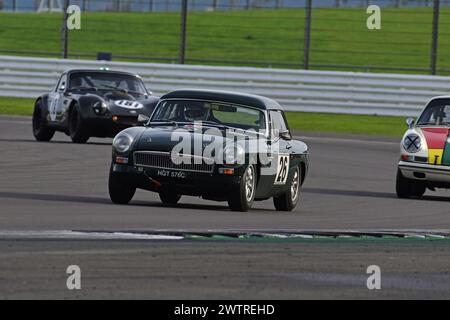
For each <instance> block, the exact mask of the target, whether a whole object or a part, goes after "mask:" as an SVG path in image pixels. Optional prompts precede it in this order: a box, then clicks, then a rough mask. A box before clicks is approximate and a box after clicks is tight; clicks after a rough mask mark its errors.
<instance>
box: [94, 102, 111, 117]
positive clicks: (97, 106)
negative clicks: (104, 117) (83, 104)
mask: <svg viewBox="0 0 450 320" xmlns="http://www.w3.org/2000/svg"><path fill="white" fill-rule="evenodd" d="M92 107H93V108H94V112H95V113H96V114H104V113H106V111H107V110H108V105H107V104H106V102H105V101H95V102H93V103H92Z"/></svg>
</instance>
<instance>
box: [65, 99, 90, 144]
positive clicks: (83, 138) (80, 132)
mask: <svg viewBox="0 0 450 320" xmlns="http://www.w3.org/2000/svg"><path fill="white" fill-rule="evenodd" d="M69 135H70V138H71V139H72V141H73V142H74V143H86V142H87V141H88V140H89V131H88V129H87V128H86V124H85V121H84V119H83V117H82V116H81V110H80V106H79V105H78V104H76V105H74V106H73V108H72V111H71V112H70V117H69Z"/></svg>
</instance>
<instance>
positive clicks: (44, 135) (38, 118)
mask: <svg viewBox="0 0 450 320" xmlns="http://www.w3.org/2000/svg"><path fill="white" fill-rule="evenodd" d="M33 135H34V137H35V138H36V140H37V141H50V140H52V138H53V136H54V135H55V130H54V129H52V128H50V127H49V126H48V123H47V118H46V113H45V112H44V110H43V107H42V102H41V101H38V102H36V105H35V106H34V112H33Z"/></svg>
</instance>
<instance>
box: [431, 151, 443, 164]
mask: <svg viewBox="0 0 450 320" xmlns="http://www.w3.org/2000/svg"><path fill="white" fill-rule="evenodd" d="M443 156H444V150H443V149H430V150H428V163H429V164H435V165H442V158H443Z"/></svg>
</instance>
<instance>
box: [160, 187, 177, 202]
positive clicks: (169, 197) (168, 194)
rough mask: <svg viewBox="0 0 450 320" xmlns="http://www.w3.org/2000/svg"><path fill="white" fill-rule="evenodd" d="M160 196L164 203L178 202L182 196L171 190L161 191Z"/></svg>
mask: <svg viewBox="0 0 450 320" xmlns="http://www.w3.org/2000/svg"><path fill="white" fill-rule="evenodd" d="M159 198H160V199H161V202H162V203H164V204H172V205H173V204H177V203H178V201H180V199H181V196H180V195H179V194H176V193H174V192H172V191H171V190H163V191H161V192H160V193H159Z"/></svg>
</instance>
